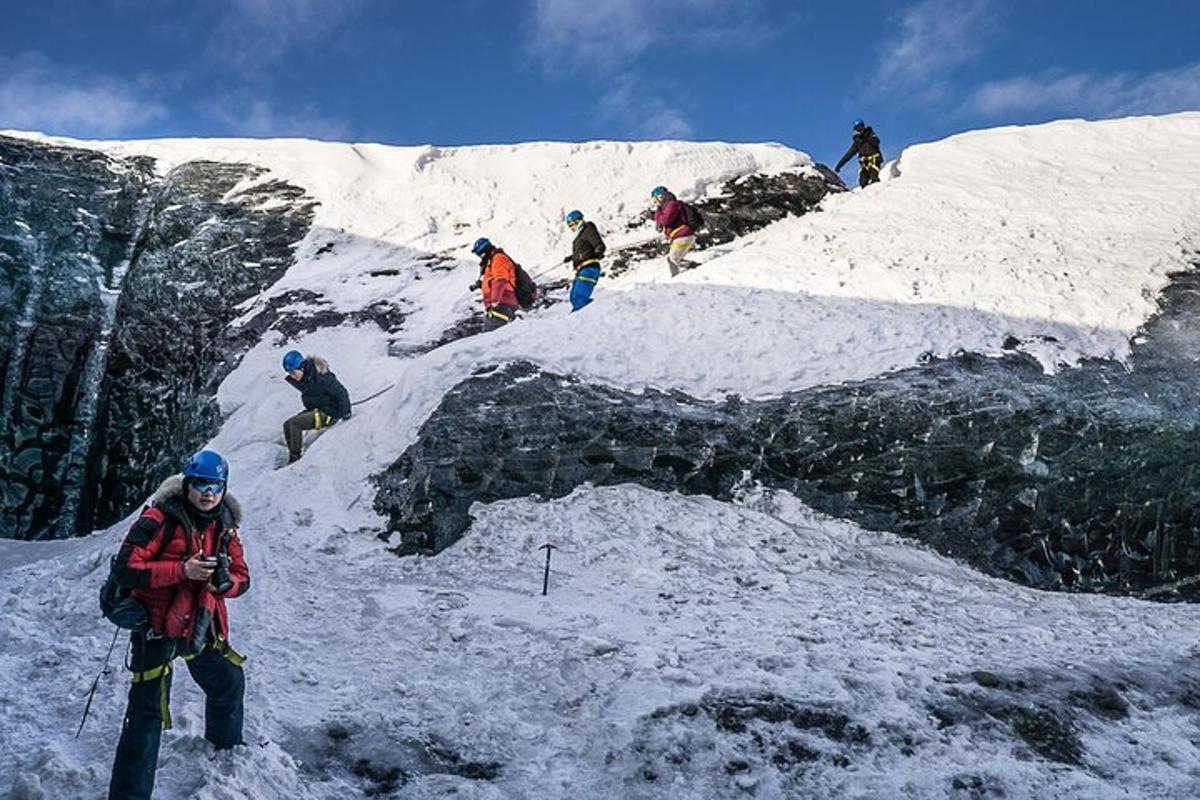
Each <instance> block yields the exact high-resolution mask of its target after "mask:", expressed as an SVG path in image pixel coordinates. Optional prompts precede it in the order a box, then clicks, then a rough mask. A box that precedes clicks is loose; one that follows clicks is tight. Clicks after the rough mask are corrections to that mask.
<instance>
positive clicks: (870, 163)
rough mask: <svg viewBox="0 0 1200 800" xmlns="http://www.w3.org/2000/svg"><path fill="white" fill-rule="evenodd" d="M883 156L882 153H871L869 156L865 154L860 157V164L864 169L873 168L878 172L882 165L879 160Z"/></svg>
mask: <svg viewBox="0 0 1200 800" xmlns="http://www.w3.org/2000/svg"><path fill="white" fill-rule="evenodd" d="M881 156H882V153H871V155H869V156H863V157H862V158H860V159H859V160H858V164H859V166H860V167H862V168H863V169H873V170H875V171H876V172H878V171H879V166H880V164H879V161H880V157H881Z"/></svg>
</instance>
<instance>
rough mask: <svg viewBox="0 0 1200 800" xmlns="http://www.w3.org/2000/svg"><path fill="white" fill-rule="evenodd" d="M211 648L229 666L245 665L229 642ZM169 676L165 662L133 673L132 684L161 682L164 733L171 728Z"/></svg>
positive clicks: (189, 657) (217, 641)
mask: <svg viewBox="0 0 1200 800" xmlns="http://www.w3.org/2000/svg"><path fill="white" fill-rule="evenodd" d="M211 647H212V650H213V652H215V653H220V654H221V655H223V656H225V660H226V661H228V662H229V663H230V664H233V665H234V666H235V667H240V666H241V665H242V664H244V663H246V657H245V656H244V655H242V654H241V653H239V652H238V651H237V650H234V649H233V648H232V647H231V646H230V645H229V642H227V641H225V640H224V639H217V640H216V641H215V642H213V643H212V645H211ZM197 655H198V654H197V653H192V654H191V655H187V656H184V657H183V660H184V661H191V660H192V659H193V658H195V657H196V656H197ZM170 674H171V662H170V661H168V662H166V663H165V664H159V665H158V666H157V667H153V668H151V669H148V670H144V671H142V672H135V673H133V682H134V683H146V682H147V681H154V680H159V681H161V682H160V683H159V690H158V711H159V715H160V716H161V717H162V724H163V730H164V731H165V730H167V729H169V728H170V727H171V704H170V702H169V701H168V699H167V681H166V678H167V676H168V675H170Z"/></svg>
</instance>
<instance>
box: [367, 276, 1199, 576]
mask: <svg viewBox="0 0 1200 800" xmlns="http://www.w3.org/2000/svg"><path fill="white" fill-rule="evenodd" d="M1197 279H1198V275H1197V273H1194V272H1189V273H1186V274H1183V275H1177V276H1175V284H1174V285H1173V286H1172V288H1171V289H1169V290H1168V291H1167V292H1166V293H1165V294H1164V298H1163V310H1162V313H1160V315H1159V316H1158V317H1156V318H1155V319H1154V320H1152V321H1151V322H1150V323H1149V324H1148V325H1147V326H1146V328H1145V329H1144V331H1143V332H1142V334H1141V335H1140V336H1139V337H1138V338H1137V339H1136V340H1135V341H1136V344H1135V346H1134V354H1133V357H1132V359H1131V367H1132V368H1131V369H1127V368H1126V366H1125V365H1121V364H1117V363H1113V362H1110V361H1104V360H1096V361H1092V362H1088V363H1086V364H1083V365H1081V366H1080V367H1078V368H1075V369H1071V370H1066V371H1064V372H1063V373H1061V374H1059V375H1057V376H1048V375H1046V374H1044V373H1043V372H1042V370H1041V368H1040V367H1039V366H1038V365H1037V364H1036V363H1035V362H1034V361H1033V360H1032V359H1030V358H1028V357H1027V356H1023V355H1009V356H1006V357H1004V358H984V357H980V356H975V355H971V354H961V355H959V356H957V357H954V358H950V359H944V360H939V359H930V360H929V362H928V363H927V364H925V365H923V366H921V367H917V368H913V369H909V370H905V371H902V372H899V373H894V374H891V375H887V376H884V377H881V378H878V379H874V380H870V381H864V382H862V383H858V384H850V385H845V386H837V387H827V388H818V389H812V390H807V391H802V392H796V393H793V394H789V395H785V396H784V397H782V398H780V399H778V400H769V401H761V402H751V401H746V400H743V399H741V398H738V397H730V398H728V399H727V400H726V401H725V402H723V403H706V402H700V401H698V400H696V399H694V398H691V397H688V396H686V395H683V394H680V393H670V394H667V393H661V392H655V391H653V390H647V391H645V392H643V393H640V394H633V393H625V392H620V391H616V390H613V389H609V388H606V387H600V386H593V385H588V384H586V383H583V382H582V381H579V380H576V379H574V378H570V377H567V376H562V375H553V374H548V373H543V372H540V371H539V370H538V369H537V368H536V367H534V366H533V365H529V364H517V365H509V366H506V367H504V368H497V369H494V370H491V371H484V372H482V373H480V374H477V375H475V376H473V377H472V378H470V379H469V380H467V381H465V382H464V383H462V384H460V385H459V386H458V387H456V388H455V389H454V390H453V391H451V392H450V393H448V394H447V395H446V397H445V398H444V400H443V402H442V404H441V406H440V407H439V408H438V410H437V411H435V413H434V414H433V415H432V416H431V417H430V419H429V420H428V421H427V422H426V424H425V425H424V427H423V428H422V430H421V432H420V436H419V438H418V441H417V442H416V443H415V444H414V445H413V446H412V447H411V448H410V449H409V450H408V451H407V452H405V453H404V454H403V455H402V456H401V458H400V459H399V460H398V461H397V462H396V463H394V464H393V465H392V466H391V467H390V468H389V469H388V470H387V471H386V472H385V473H384V474H383V475H381V476H380V478H379V492H378V495H377V498H376V509H377V510H378V511H380V512H381V513H382V514H385V515H386V516H387V517H388V519H389V531H390V532H391V535H392V539H391V541H392V544H393V546H394V547H395V549H396V551H397V552H399V553H413V552H436V551H438V550H440V549H442V548H444V547H446V546H448V545H449V544H451V543H452V542H454V541H455V540H456V539H457V538H458V537H459V536H461V534H462V532H463V531H464V530H465V529H466V528H467V526H468V525H469V523H470V518H469V513H468V512H469V509H470V506H471V504H472V503H473V502H476V501H481V502H490V501H494V500H499V499H503V498H508V497H518V496H527V495H537V496H542V497H561V496H564V495H566V494H568V493H569V492H571V491H572V490H573V489H574V488H575V487H577V486H580V485H582V484H585V483H592V484H596V485H611V484H617V483H624V482H634V483H639V484H641V485H644V486H648V487H650V488H654V489H660V490H663V491H680V492H684V493H688V494H704V495H708V496H711V497H715V498H719V499H732V498H736V497H737V496H738V494H739V493H740V492H741V491H742V490H743V489H744V488H745V487H747V486H750V485H753V484H761V485H764V486H767V487H772V488H775V489H780V490H786V491H789V492H792V493H794V494H796V495H797V496H799V497H800V498H802V499H803V500H804V501H805V502H807V503H808V504H810V505H811V506H813V507H814V508H817V509H819V510H821V511H824V512H827V513H830V514H834V515H837V516H841V517H846V518H850V519H853V520H856V521H857V522H859V523H860V524H862V525H864V526H866V527H868V528H873V529H878V530H889V531H895V532H898V533H901V534H903V535H905V536H910V537H913V538H916V539H919V540H921V541H923V542H926V543H928V544H929V545H931V546H933V547H935V548H936V549H937V550H939V551H940V552H942V553H945V554H948V555H951V556H954V557H956V558H960V559H963V560H965V561H967V562H969V563H971V564H973V565H974V566H976V567H977V568H979V569H981V570H983V571H985V572H987V573H990V574H993V575H998V576H1001V577H1005V578H1008V579H1011V580H1015V581H1019V582H1021V583H1025V584H1028V585H1031V586H1037V587H1042V588H1047V589H1071V590H1083V591H1114V592H1126V591H1140V590H1142V589H1145V588H1147V587H1149V586H1152V585H1157V584H1160V583H1163V582H1169V581H1173V580H1175V579H1177V578H1180V577H1184V576H1189V575H1192V574H1194V573H1196V572H1197V570H1200V537H1198V536H1197V534H1196V530H1197V524H1196V511H1195V509H1196V508H1198V507H1200V484H1198V483H1197V481H1196V480H1194V478H1195V477H1196V475H1197V472H1198V470H1200V455H1198V454H1197V451H1196V448H1195V447H1194V446H1192V442H1193V440H1194V439H1195V437H1196V435H1197V415H1196V411H1195V408H1194V403H1193V402H1191V401H1189V400H1188V398H1194V397H1195V396H1196V393H1197V391H1198V390H1200V376H1198V374H1197V369H1196V366H1195V364H1194V362H1193V361H1191V358H1192V357H1193V355H1192V354H1194V353H1195V351H1196V348H1197V346H1198V345H1200V300H1197V297H1198V296H1200V293H1197V292H1196V291H1194V286H1195V285H1196V284H1197ZM997 344H999V343H997ZM497 418H499V419H505V420H507V421H508V424H507V426H506V429H505V432H504V435H503V436H502V437H501V438H500V440H499V441H497V439H496V436H495V424H494V421H495V420H496V419H497ZM1183 593H1184V595H1185V596H1191V595H1193V594H1194V593H1195V585H1192V586H1189V587H1185V588H1184V589H1183ZM1164 596H1165V595H1164ZM1175 596H1180V595H1179V594H1176V595H1175Z"/></svg>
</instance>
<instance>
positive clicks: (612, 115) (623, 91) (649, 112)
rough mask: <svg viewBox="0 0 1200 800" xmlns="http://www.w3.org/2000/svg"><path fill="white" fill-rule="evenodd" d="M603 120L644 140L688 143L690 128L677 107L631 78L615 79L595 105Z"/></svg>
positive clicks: (628, 76) (626, 76)
mask: <svg viewBox="0 0 1200 800" xmlns="http://www.w3.org/2000/svg"><path fill="white" fill-rule="evenodd" d="M597 107H598V110H599V112H600V116H601V117H602V118H603V119H607V120H610V121H612V122H616V123H618V124H620V125H621V126H623V127H624V128H625V129H626V130H627V131H629V134H630V135H631V136H634V137H637V138H643V139H688V138H691V136H692V134H693V132H694V131H693V128H692V126H691V124H690V123H689V122H688V121H687V118H686V117H685V116H684V113H683V111H682V110H681V109H680V108H678V107H677V106H675V105H673V104H671V103H668V102H667V101H666V100H664V99H663V98H662V97H661V96H659V95H657V94H654V93H653V92H651V91H650V90H648V89H646V88H644V85H643V84H642V83H640V82H638V81H637V80H635V79H634V77H633V76H632V75H628V74H626V75H618V76H617V77H616V78H614V79H613V80H612V81H611V83H609V84H608V86H607V88H606V89H605V90H604V93H603V94H602V95H601V96H600V100H599V103H598V104H597Z"/></svg>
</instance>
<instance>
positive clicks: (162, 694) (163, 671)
mask: <svg viewBox="0 0 1200 800" xmlns="http://www.w3.org/2000/svg"><path fill="white" fill-rule="evenodd" d="M170 674H171V662H170V661H168V662H166V663H165V664H159V665H158V666H157V667H154V668H152V669H148V670H144V671H143V672H135V673H133V682H134V683H145V682H147V681H154V680H157V681H159V684H158V713H159V715H160V716H161V717H162V724H163V730H164V731H165V730H167V729H168V728H170V727H171V704H170V703H169V702H167V681H166V678H167V676H168V675H170Z"/></svg>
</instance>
